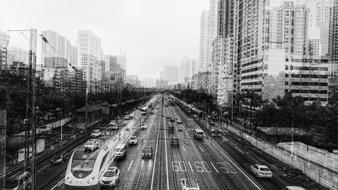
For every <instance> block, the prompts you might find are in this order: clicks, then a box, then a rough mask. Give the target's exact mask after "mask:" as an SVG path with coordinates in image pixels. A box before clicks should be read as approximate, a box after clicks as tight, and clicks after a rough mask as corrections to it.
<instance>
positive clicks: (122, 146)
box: [116, 144, 126, 148]
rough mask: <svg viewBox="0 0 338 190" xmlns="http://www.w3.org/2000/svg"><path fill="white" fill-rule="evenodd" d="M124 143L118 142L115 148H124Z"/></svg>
mask: <svg viewBox="0 0 338 190" xmlns="http://www.w3.org/2000/svg"><path fill="white" fill-rule="evenodd" d="M125 146H126V145H125V144H118V145H117V146H116V148H124V147H125Z"/></svg>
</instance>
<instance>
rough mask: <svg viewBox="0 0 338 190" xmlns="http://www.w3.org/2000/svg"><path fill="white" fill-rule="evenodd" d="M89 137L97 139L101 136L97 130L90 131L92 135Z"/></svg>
mask: <svg viewBox="0 0 338 190" xmlns="http://www.w3.org/2000/svg"><path fill="white" fill-rule="evenodd" d="M90 136H91V137H93V138H97V137H99V136H101V131H100V130H99V129H94V130H93V131H92V133H91V134H90Z"/></svg>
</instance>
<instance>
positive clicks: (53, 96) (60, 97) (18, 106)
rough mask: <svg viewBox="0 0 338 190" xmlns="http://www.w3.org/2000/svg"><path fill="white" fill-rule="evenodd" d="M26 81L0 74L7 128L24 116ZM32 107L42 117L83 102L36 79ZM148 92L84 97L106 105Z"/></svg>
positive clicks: (0, 101)
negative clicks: (34, 99)
mask: <svg viewBox="0 0 338 190" xmlns="http://www.w3.org/2000/svg"><path fill="white" fill-rule="evenodd" d="M27 80H28V79H27V78H26V77H22V76H16V75H12V74H10V73H1V74H0V109H6V110H7V115H8V116H7V118H8V120H7V124H8V125H10V126H13V127H15V126H17V125H20V124H21V122H22V121H23V119H24V118H26V117H27V106H26V104H27V100H28V99H27V97H28V95H29V93H30V91H29V89H28V87H27ZM36 89H37V93H36V100H37V102H36V105H37V106H38V107H39V111H40V112H41V113H42V115H45V114H46V113H50V112H56V110H60V109H61V110H62V112H63V113H65V114H66V113H70V112H74V111H75V110H76V109H78V108H80V107H83V106H84V105H85V103H86V94H84V93H82V94H81V93H77V94H75V93H64V92H60V91H59V90H57V89H56V88H52V87H45V86H44V84H43V81H41V80H39V79H38V80H37V84H36ZM149 93H151V92H149V91H144V90H140V89H137V91H136V89H131V88H127V87H125V88H122V89H121V90H120V91H119V92H116V91H115V92H110V93H98V94H88V103H89V104H95V103H98V102H103V101H106V102H108V103H109V104H118V103H121V102H125V101H127V100H129V99H136V98H139V97H141V96H145V95H149Z"/></svg>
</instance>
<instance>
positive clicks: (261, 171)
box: [250, 164, 272, 178]
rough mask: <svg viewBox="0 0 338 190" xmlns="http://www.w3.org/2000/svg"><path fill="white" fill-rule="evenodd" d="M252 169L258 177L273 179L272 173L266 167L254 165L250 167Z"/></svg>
mask: <svg viewBox="0 0 338 190" xmlns="http://www.w3.org/2000/svg"><path fill="white" fill-rule="evenodd" d="M250 169H251V172H252V173H254V174H255V175H256V176H257V177H261V178H272V171H271V170H270V168H269V167H268V166H266V165H260V164H254V165H251V166H250Z"/></svg>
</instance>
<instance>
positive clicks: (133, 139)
mask: <svg viewBox="0 0 338 190" xmlns="http://www.w3.org/2000/svg"><path fill="white" fill-rule="evenodd" d="M137 143H138V137H137V136H131V137H130V139H129V145H137Z"/></svg>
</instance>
